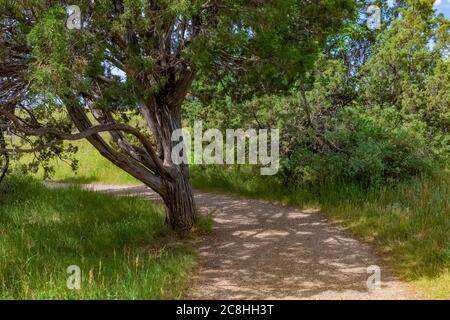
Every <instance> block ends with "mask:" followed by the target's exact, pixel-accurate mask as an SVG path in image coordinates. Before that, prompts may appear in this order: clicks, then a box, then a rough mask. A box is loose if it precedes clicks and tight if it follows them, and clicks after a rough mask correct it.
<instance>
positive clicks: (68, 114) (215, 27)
mask: <svg viewBox="0 0 450 320" xmlns="http://www.w3.org/2000/svg"><path fill="white" fill-rule="evenodd" d="M352 2H353V1H350V0H336V1H330V2H327V1H317V2H316V1H309V0H296V1H294V0H279V1H271V0H269V1H259V0H243V1H239V0H234V1H231V0H226V1H221V0H201V1H200V0H190V1H184V0H183V1H181V0H179V1H167V0H161V1H143V0H123V1H120V0H114V1H111V0H109V1H106V0H103V1H95V2H94V1H90V0H84V1H76V4H77V5H78V6H79V7H80V8H81V12H82V29H81V30H69V29H68V28H66V27H65V20H66V14H67V13H66V11H65V7H66V5H68V4H69V3H66V2H65V1H35V0H29V1H7V0H0V3H1V4H2V6H1V7H2V9H1V10H0V28H2V34H3V35H2V38H1V40H0V41H1V43H0V47H1V48H2V49H1V51H0V55H1V65H0V81H1V82H2V86H1V90H0V99H1V100H0V103H1V105H2V107H1V109H0V115H1V116H3V117H4V118H6V119H7V120H8V121H7V125H6V127H7V129H8V130H9V131H10V132H12V133H15V134H18V135H21V136H22V137H24V138H26V137H28V136H36V137H38V138H37V139H36V140H32V141H29V143H30V144H32V148H31V150H29V151H40V150H44V147H48V148H50V149H46V150H51V151H46V152H53V153H55V154H56V153H61V152H62V151H64V150H65V149H63V147H62V144H61V143H60V141H61V140H75V139H82V138H86V139H87V140H88V141H89V142H90V143H91V144H92V145H93V146H94V147H95V148H96V149H97V150H98V151H99V152H100V153H101V154H102V155H103V156H104V157H106V158H107V159H109V160H110V161H111V162H112V163H114V164H115V165H117V166H118V167H120V168H121V169H123V170H125V171H126V172H128V173H129V174H131V175H132V176H134V177H135V178H137V179H138V180H140V181H142V182H143V183H145V184H146V185H147V186H149V187H150V188H152V189H153V190H155V191H156V192H157V193H158V194H159V195H161V197H162V198H163V200H164V202H165V204H166V206H167V209H168V210H167V212H168V220H169V221H170V224H171V226H172V227H173V228H174V229H177V230H189V229H190V228H191V227H192V224H193V221H194V217H195V212H196V207H195V203H194V198H193V191H192V186H191V182H190V177H189V170H188V166H187V165H176V164H174V163H173V162H172V159H171V152H172V147H173V142H172V141H171V134H172V132H173V131H174V130H176V129H179V128H181V126H182V123H181V107H182V105H183V101H184V99H185V97H186V95H187V94H188V92H189V90H190V87H191V84H192V82H193V81H194V79H195V78H196V77H197V78H202V79H203V82H204V83H208V82H215V83H216V84H217V83H220V81H222V80H224V82H226V83H229V84H233V85H232V86H230V88H234V89H236V90H237V88H241V89H242V88H245V89H246V90H247V91H246V92H250V93H251V94H252V95H257V94H258V93H260V92H263V93H267V92H268V91H280V90H284V89H286V88H288V87H289V84H290V83H292V81H293V80H294V79H296V78H298V77H299V76H300V75H301V74H302V73H304V72H305V71H306V70H307V69H308V68H309V67H310V66H311V65H312V63H313V61H314V58H315V56H316V54H317V52H318V51H319V49H320V48H321V47H323V45H324V43H325V40H326V38H327V36H328V35H329V34H330V33H332V32H334V31H335V30H337V29H338V28H339V27H340V25H341V23H342V21H343V20H344V19H345V18H346V17H348V16H349V15H350V14H351V12H352ZM70 4H72V3H70ZM8 107H9V108H12V109H8ZM130 112H131V114H139V115H140V116H142V117H143V119H145V123H146V128H143V127H140V126H139V125H136V126H131V125H128V124H127V121H126V118H127V116H129V115H130ZM89 114H90V115H91V116H89ZM93 119H95V121H93ZM93 122H95V123H93ZM73 126H75V128H76V129H77V130H78V133H73V129H74V128H73ZM146 129H149V130H148V132H147V131H146ZM100 132H108V133H109V135H110V139H107V138H106V137H105V136H104V135H100ZM52 148H53V149H52ZM2 149H3V150H5V149H7V148H2Z"/></svg>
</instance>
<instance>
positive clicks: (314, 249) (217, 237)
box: [88, 185, 414, 300]
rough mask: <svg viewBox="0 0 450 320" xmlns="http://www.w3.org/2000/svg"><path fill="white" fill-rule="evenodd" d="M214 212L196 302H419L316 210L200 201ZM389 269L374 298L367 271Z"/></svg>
mask: <svg viewBox="0 0 450 320" xmlns="http://www.w3.org/2000/svg"><path fill="white" fill-rule="evenodd" d="M88 188H90V189H92V190H95V191H100V192H104V193H109V194H114V195H141V196H145V197H146V198H150V199H158V196H157V195H156V194H155V193H154V192H153V191H151V190H150V189H148V188H145V187H123V186H100V185H90V186H89V187H88ZM195 197H196V201H197V205H198V207H199V208H200V210H201V211H203V212H212V213H213V217H214V221H215V224H214V229H213V233H212V235H210V236H208V237H206V238H205V239H204V240H202V241H200V242H199V243H198V251H199V253H200V272H199V274H198V276H196V278H195V279H194V281H193V286H192V289H191V291H190V293H189V297H188V298H190V299H333V300H334V299H339V300H340V299H388V300H394V299H413V298H414V297H413V295H412V294H411V293H410V291H409V290H408V288H407V286H406V285H405V284H403V283H401V282H399V281H398V280H396V279H395V278H394V277H393V276H392V275H391V273H390V272H389V270H388V268H387V267H386V266H385V264H384V263H383V262H382V261H381V259H379V258H378V257H377V256H376V255H375V254H374V253H373V251H372V250H371V248H370V246H368V245H367V244H364V243H361V242H359V241H357V240H355V239H354V238H352V237H351V236H350V235H349V234H347V233H346V232H344V231H343V230H342V229H341V228H340V227H338V226H337V225H335V224H333V223H331V222H330V221H329V220H327V219H326V218H325V217H324V216H322V215H321V214H320V213H319V212H317V211H315V210H298V209H293V208H290V207H285V206H280V205H274V204H270V203H268V202H265V201H259V200H245V199H239V198H234V197H230V196H225V195H218V194H213V193H203V192H197V193H196V196H195ZM372 265H377V266H379V267H380V268H381V280H382V287H381V289H377V290H371V291H369V290H368V288H367V279H368V277H369V274H368V273H367V268H368V267H369V266H372Z"/></svg>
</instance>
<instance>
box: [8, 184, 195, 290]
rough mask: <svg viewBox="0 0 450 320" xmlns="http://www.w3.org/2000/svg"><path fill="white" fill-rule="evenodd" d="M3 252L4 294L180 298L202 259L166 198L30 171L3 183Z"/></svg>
mask: <svg viewBox="0 0 450 320" xmlns="http://www.w3.org/2000/svg"><path fill="white" fill-rule="evenodd" d="M0 257H1V259H0V298H1V299H179V298H182V297H183V292H184V289H185V287H186V283H187V279H188V278H189V275H190V272H191V270H192V268H193V267H194V266H195V260H196V259H195V254H194V252H193V250H192V249H191V247H190V245H189V242H188V241H187V240H183V239H180V238H179V237H178V236H177V235H175V234H174V233H173V232H172V231H171V230H170V229H169V227H168V226H167V225H166V224H165V215H164V210H163V208H162V206H161V205H158V204H154V203H152V202H150V201H147V200H144V199H138V198H131V197H126V198H115V197H111V196H107V195H102V194H97V193H93V192H87V191H82V190H80V189H77V188H69V189H58V190H50V189H47V188H45V187H44V186H42V185H41V184H39V183H38V182H36V181H35V180H31V179H24V178H22V179H17V178H13V179H11V180H9V181H7V184H2V186H1V189H0ZM71 265H77V266H79V267H80V268H81V272H82V282H81V290H69V289H68V288H67V286H66V281H67V277H68V276H69V275H68V274H67V267H68V266H71Z"/></svg>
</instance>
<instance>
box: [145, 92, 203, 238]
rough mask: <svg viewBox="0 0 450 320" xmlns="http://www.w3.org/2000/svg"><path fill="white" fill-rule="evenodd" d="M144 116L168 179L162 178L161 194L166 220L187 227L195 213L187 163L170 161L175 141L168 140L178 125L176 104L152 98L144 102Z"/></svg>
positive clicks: (176, 228)
mask: <svg viewBox="0 0 450 320" xmlns="http://www.w3.org/2000/svg"><path fill="white" fill-rule="evenodd" d="M146 110H147V112H145V113H146V116H145V118H146V120H147V123H148V126H149V128H150V129H151V130H152V132H153V134H154V135H155V137H156V139H157V141H158V145H159V148H162V150H158V153H159V154H160V156H161V158H162V160H163V161H164V167H165V168H167V170H168V171H169V173H170V176H171V177H172V179H163V181H164V182H163V184H164V191H163V192H162V193H160V194H161V197H162V198H163V200H164V203H165V205H166V207H167V221H168V222H169V223H170V225H171V227H172V228H173V229H174V230H178V231H187V230H190V229H191V228H192V226H193V225H194V221H195V218H196V214H197V209H196V205H195V199H194V192H193V187H192V181H191V178H190V174H189V165H188V164H187V163H186V164H180V165H178V164H174V163H173V161H172V150H173V148H174V146H175V144H177V143H179V142H178V141H172V133H173V132H174V131H175V130H178V129H181V128H182V123H181V109H180V106H179V105H178V104H173V103H167V102H166V101H165V100H164V99H155V100H153V101H152V103H150V104H148V105H147V108H146Z"/></svg>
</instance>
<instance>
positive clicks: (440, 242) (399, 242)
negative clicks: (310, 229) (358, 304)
mask: <svg viewBox="0 0 450 320" xmlns="http://www.w3.org/2000/svg"><path fill="white" fill-rule="evenodd" d="M79 158H80V170H79V172H78V174H77V175H75V174H74V173H73V172H72V171H71V170H70V167H69V166H68V165H66V164H60V165H58V166H57V168H56V175H55V177H54V179H56V180H62V181H72V182H73V181H74V182H96V183H106V184H136V183H138V182H137V181H135V180H134V179H133V178H131V177H130V176H128V175H127V174H126V173H124V172H123V171H121V170H119V169H117V168H115V167H114V166H113V165H112V164H110V163H109V162H108V161H107V160H105V159H103V158H102V157H101V156H100V155H98V154H97V153H96V152H95V151H94V150H93V149H92V147H90V146H89V145H88V144H87V143H86V142H82V143H81V145H80V153H79ZM191 171H192V177H193V183H194V186H195V187H196V188H197V189H203V190H208V191H220V192H227V193H232V194H235V195H238V196H243V197H250V198H259V199H265V200H269V201H274V202H281V203H285V204H288V205H292V206H297V207H301V208H302V207H318V208H321V209H322V212H323V213H324V214H326V215H328V216H329V217H331V218H332V219H334V220H335V221H338V222H339V223H340V224H341V225H343V226H345V227H346V228H348V229H349V230H350V231H351V232H353V233H354V234H355V235H356V236H358V237H360V238H362V239H364V240H366V241H369V242H371V243H373V244H374V245H375V248H376V249H377V250H378V251H379V253H380V254H381V255H383V256H384V257H386V258H387V259H388V260H390V263H391V264H392V266H393V268H394V270H395V271H396V273H397V274H398V275H399V276H400V277H401V278H402V279H404V280H406V281H410V282H413V283H414V284H415V285H416V286H417V288H418V289H419V290H420V292H421V293H422V294H423V295H424V297H426V298H445V297H447V298H450V281H448V279H449V272H450V271H449V270H450V173H449V172H448V171H443V170H442V171H440V172H438V173H437V174H436V176H435V177H434V178H432V177H422V178H420V177H418V178H415V179H411V180H409V181H405V182H404V183H401V184H397V185H391V186H385V187H383V188H378V189H374V190H364V189H362V188H360V187H359V186H355V185H348V184H329V185H322V186H316V187H314V188H293V187H291V186H289V185H287V184H284V183H282V182H280V181H279V180H278V179H277V178H276V177H267V176H265V177H262V176H260V175H259V174H258V173H257V172H258V171H257V170H252V169H250V168H249V167H247V166H238V167H226V166H220V167H214V166H192V167H191Z"/></svg>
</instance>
